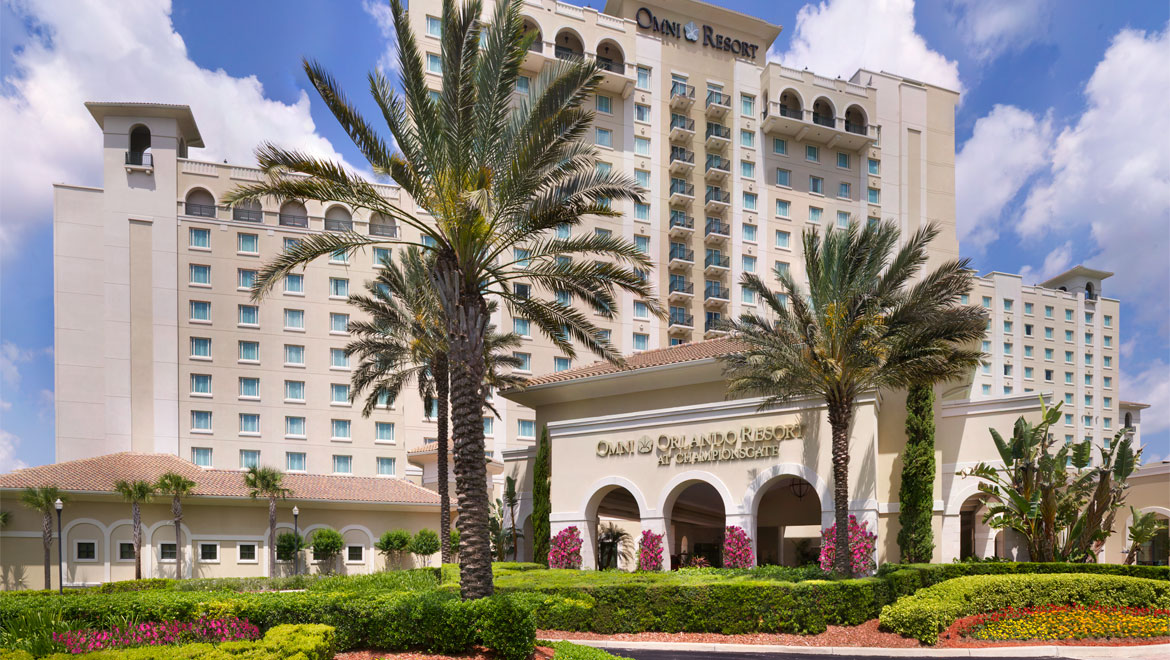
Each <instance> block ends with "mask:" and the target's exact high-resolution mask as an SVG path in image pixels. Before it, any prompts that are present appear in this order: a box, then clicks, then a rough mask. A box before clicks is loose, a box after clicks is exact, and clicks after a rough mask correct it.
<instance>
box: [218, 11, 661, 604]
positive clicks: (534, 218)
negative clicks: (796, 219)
mask: <svg viewBox="0 0 1170 660" xmlns="http://www.w3.org/2000/svg"><path fill="white" fill-rule="evenodd" d="M521 5H522V0H506V1H501V2H497V3H495V8H494V10H493V11H494V13H493V14H492V17H491V19H490V20H483V17H482V13H483V3H482V2H481V1H479V0H471V1H469V2H466V3H463V4H462V5H461V6H458V7H457V6H456V3H455V1H454V0H445V2H444V3H443V12H442V13H443V16H442V19H441V26H442V34H443V37H442V44H441V51H442V53H441V56H440V57H441V61H442V71H443V76H442V80H443V81H444V83H445V84H444V85H443V89H442V91H441V92H440V93H439V94H437V95H435V96H434V97H432V92H431V90H430V89H429V87H428V82H427V78H426V73H425V71H424V66H423V57H422V54H421V52H420V50H419V47H418V43H417V41H416V39H415V35H414V33H413V32H412V31H411V29H410V21H409V18H408V16H407V12H406V10H405V8H404V7H403V3H402V1H401V0H391V2H390V6H391V13H392V14H393V17H394V27H395V32H396V37H397V43H398V59H399V62H400V67H399V68H400V70H401V74H402V81H401V84H402V89H403V93H402V94H401V95H400V94H399V93H398V92H397V91H396V90H395V89H394V88H393V87H392V85H391V83H390V82H389V81H388V80H387V79H386V78H385V77H384V76H383V75H382V74H381V73H380V72H374V73H372V74H371V75H370V79H369V82H370V91H371V94H372V96H373V100H374V103H375V104H377V106H378V108H379V110H380V111H381V114H382V118H383V119H384V120H385V122H386V128H387V129H388V131H389V133H390V135H391V136H392V137H393V143H392V144H393V145H394V146H396V147H397V148H398V150H399V151H398V152H395V151H394V150H393V147H392V146H391V143H389V142H388V141H387V139H386V137H385V136H384V135H383V134H382V133H380V132H379V131H378V130H377V129H376V128H375V127H374V125H373V124H371V123H370V122H369V121H367V120H366V119H365V118H363V117H362V116H361V115H360V114H359V112H358V110H357V108H356V107H355V106H354V105H352V104H351V103H350V102H349V100H348V99H347V98H346V97H345V95H344V94H343V93H342V91H341V89H340V88H339V87H338V85H337V82H336V81H335V80H334V79H333V78H332V77H331V76H330V75H329V74H328V73H326V72H325V70H324V69H323V68H322V67H321V66H320V65H318V64H316V63H312V62H306V63H305V71H306V73H307V74H308V76H309V80H310V81H311V82H312V83H313V85H314V86H315V87H316V89H317V91H318V93H319V94H320V95H321V98H322V99H323V100H324V101H325V103H326V105H327V106H328V107H329V109H330V110H331V111H332V112H333V114H334V116H335V117H336V118H337V119H338V121H339V122H340V123H341V125H342V127H343V128H344V129H345V131H346V132H347V133H348V134H349V135H350V137H351V138H352V139H353V141H354V143H355V145H356V146H357V147H358V149H359V150H360V151H361V152H362V153H363V155H365V157H366V159H367V160H368V161H369V163H370V166H371V168H372V169H373V171H374V172H375V173H376V174H379V175H386V176H389V177H391V178H392V179H393V180H394V181H395V182H396V183H398V185H400V186H401V187H402V189H403V191H405V192H406V193H407V194H408V195H409V196H410V197H411V199H413V201H414V203H415V204H416V205H417V206H418V208H420V209H421V210H423V211H425V212H426V215H425V216H415V215H414V214H413V213H412V212H410V211H408V210H405V209H403V208H401V207H399V206H397V205H396V204H395V203H393V202H391V201H390V200H388V199H386V198H385V197H383V196H382V195H381V194H380V193H379V192H378V189H377V188H376V187H375V186H374V185H372V184H371V183H369V182H368V181H366V180H365V179H364V178H362V177H361V176H358V175H356V174H354V173H352V172H349V171H347V170H346V169H345V168H344V167H342V166H341V165H339V164H336V163H331V162H323V161H321V160H318V159H316V158H313V157H311V156H309V155H307V154H303V153H300V152H297V151H289V150H284V149H281V148H279V147H277V146H275V145H271V144H266V145H263V146H262V147H261V148H260V149H259V150H258V153H257V157H258V160H259V162H260V166H261V168H262V169H263V170H264V171H265V172H266V174H267V176H266V178H265V180H264V181H261V182H258V183H255V184H248V185H243V186H241V187H239V188H237V189H236V190H234V191H232V192H231V193H229V194H228V195H226V196H225V203H227V204H235V203H240V202H244V201H247V200H254V199H260V198H270V197H275V198H277V199H311V200H317V201H322V202H326V201H339V202H343V203H345V204H348V205H349V206H350V207H352V208H364V209H368V210H369V211H372V212H376V213H378V214H380V215H381V216H382V217H385V218H388V219H393V220H395V221H397V222H398V223H400V224H402V225H405V226H407V227H409V228H410V230H411V233H412V234H414V235H421V239H420V242H423V243H425V246H426V249H427V250H429V251H431V252H433V253H434V254H435V259H436V261H435V268H434V270H433V271H432V272H431V283H432V286H433V287H434V288H435V289H436V291H437V293H438V297H439V302H440V304H441V306H442V309H443V320H444V325H445V329H446V333H447V341H448V351H449V365H450V382H451V408H452V413H453V414H452V416H451V417H452V425H453V430H454V434H453V435H454V439H455V442H454V456H455V475H456V492H457V495H458V498H459V508H460V531H461V533H462V548H461V550H460V559H461V562H462V579H461V589H462V595H463V597H464V598H479V597H482V596H488V595H491V593H492V591H493V586H492V573H491V548H490V543H489V540H488V533H487V532H488V530H487V521H488V508H489V505H488V494H487V469H486V465H485V463H484V460H483V456H484V441H483V421H482V416H483V408H484V402H485V388H484V386H483V383H484V377H485V375H486V370H487V365H486V361H485V359H484V354H485V351H484V340H485V337H486V336H487V328H488V324H489V314H488V299H489V298H493V297H494V298H495V299H498V300H500V301H501V303H502V304H503V305H504V306H505V307H506V308H507V310H508V311H509V312H510V313H511V314H512V315H514V316H522V317H524V318H527V319H530V320H531V322H532V323H533V324H534V325H535V326H536V327H537V328H538V329H539V330H540V331H541V332H542V333H543V334H545V335H547V336H548V337H549V338H551V340H552V341H553V343H554V344H555V345H556V346H557V347H558V348H559V349H560V350H561V351H562V352H563V353H564V354H565V355H567V356H569V357H573V356H575V355H576V349H575V347H574V342H576V343H578V344H580V345H582V346H584V347H585V348H586V349H588V350H590V351H593V352H594V353H596V354H598V355H600V356H602V357H604V358H606V359H610V360H613V361H620V359H621V357H620V355H619V354H618V352H617V351H616V350H615V349H614V347H613V346H612V345H611V344H610V343H609V341H608V339H607V338H606V337H605V336H604V335H603V334H602V332H601V330H600V329H599V328H598V327H597V326H596V325H595V324H594V323H593V322H592V320H591V319H590V318H589V316H588V315H587V314H584V313H582V312H581V311H580V310H578V309H576V308H574V307H573V306H572V305H571V304H564V303H562V302H560V301H556V302H554V301H553V300H551V299H550V298H551V295H550V294H552V293H554V292H564V293H567V294H569V295H571V296H574V297H576V298H577V299H578V300H580V301H582V302H583V303H584V304H585V305H587V306H588V307H590V308H592V309H594V310H596V311H597V312H599V313H600V314H601V315H602V316H603V317H605V318H612V317H613V316H614V315H615V313H616V310H617V308H618V305H619V299H618V294H619V292H621V291H625V292H628V293H630V294H632V295H633V296H634V297H635V298H636V299H639V300H641V301H642V302H644V303H645V304H646V305H647V307H648V308H649V309H650V310H652V311H653V312H654V313H655V314H658V315H661V314H662V307H661V304H660V303H659V302H658V301H657V299H656V298H654V296H653V293H652V288H651V287H650V285H649V284H648V281H647V278H646V277H645V276H644V271H646V270H647V269H649V268H650V265H651V264H650V261H649V259H648V258H647V257H646V255H644V254H642V252H640V251H639V250H638V249H637V248H636V247H635V246H634V245H633V244H632V243H631V242H629V241H626V240H624V239H622V238H618V237H616V236H611V235H605V236H603V235H596V234H587V235H579V236H571V235H570V236H569V237H568V238H557V237H556V234H555V233H554V232H556V230H557V228H558V227H563V228H565V229H567V230H570V231H571V229H572V227H574V226H576V225H579V224H580V223H581V221H582V218H583V217H584V216H616V215H620V214H619V212H618V211H617V210H615V207H614V206H613V204H612V202H613V201H614V200H617V201H625V200H634V199H640V195H641V190H640V189H639V188H638V186H637V183H636V182H635V181H634V179H633V178H632V177H630V176H628V175H625V174H621V173H618V172H617V171H612V170H611V171H606V170H602V169H599V168H598V167H597V166H596V163H597V150H596V147H595V146H594V145H592V144H586V143H584V142H582V140H583V139H585V138H586V136H587V135H588V132H589V128H590V126H591V125H592V123H593V112H592V111H591V110H589V109H587V108H585V107H584V103H585V101H586V100H587V99H589V98H590V97H591V96H592V95H593V92H594V91H595V90H596V89H597V86H598V85H599V84H600V82H601V79H602V74H601V70H600V68H599V67H598V65H597V63H596V62H595V61H593V60H585V59H572V60H556V61H554V62H550V63H548V64H546V65H545V69H544V71H543V73H542V74H541V76H540V78H539V80H538V81H537V83H536V84H535V85H534V86H533V88H532V90H531V92H530V95H529V97H528V98H527V99H520V100H518V99H517V97H516V96H515V89H516V81H517V79H518V77H519V75H520V67H521V64H522V63H523V61H524V58H525V57H526V56H527V54H528V51H527V48H528V46H529V45H530V44H531V43H532V40H533V39H534V38H535V36H534V35H530V34H526V33H525V31H524V29H523V20H522V18H521V15H520V7H521ZM292 173H296V174H300V175H303V176H288V175H289V174H292ZM402 242H409V241H407V239H406V238H405V237H404V238H397V237H394V238H387V237H376V236H364V235H360V234H357V233H354V232H352V231H349V232H337V233H332V232H331V233H323V234H317V235H314V236H311V237H309V238H308V239H307V240H304V241H302V242H300V243H298V244H297V245H295V246H292V247H290V248H289V249H287V250H286V251H285V252H284V253H283V254H281V255H280V256H278V257H277V258H276V259H274V260H272V261H271V262H269V263H266V264H265V265H264V267H263V268H262V269H261V271H260V274H259V276H258V277H257V278H256V283H255V286H254V288H253V296H254V297H255V298H257V299H259V298H261V297H263V296H264V294H266V293H267V292H268V291H270V290H271V289H272V287H273V286H274V285H275V284H276V282H278V281H279V280H281V279H282V278H283V277H284V275H285V274H286V273H289V272H290V271H292V270H294V269H296V268H299V267H301V266H303V265H304V264H306V263H308V262H310V261H313V260H314V259H316V258H318V257H321V256H324V255H326V254H331V253H334V252H337V251H344V252H353V251H355V250H358V249H360V248H362V247H363V246H367V245H372V244H378V243H382V244H385V243H402ZM518 284H523V285H524V286H515V285H518Z"/></svg>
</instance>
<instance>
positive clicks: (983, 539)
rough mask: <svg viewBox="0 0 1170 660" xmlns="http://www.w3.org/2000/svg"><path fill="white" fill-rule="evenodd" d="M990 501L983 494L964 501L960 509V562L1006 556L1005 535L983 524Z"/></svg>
mask: <svg viewBox="0 0 1170 660" xmlns="http://www.w3.org/2000/svg"><path fill="white" fill-rule="evenodd" d="M989 499H990V498H989V497H988V496H987V495H984V494H982V493H980V494H978V495H972V496H970V497H968V498H967V499H965V500H963V504H962V506H961V507H959V559H960V560H963V559H969V558H976V559H987V558H989V557H1003V556H1005V553H1006V549H1005V548H1004V547H1003V534H1000V533H999V531H1000V530H997V529H995V528H993V527H991V526H990V525H988V524H987V523H985V522H983V517H984V515H985V514H986V513H987V502H988V500H989Z"/></svg>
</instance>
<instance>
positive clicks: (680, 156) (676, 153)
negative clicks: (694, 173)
mask: <svg viewBox="0 0 1170 660" xmlns="http://www.w3.org/2000/svg"><path fill="white" fill-rule="evenodd" d="M670 162H672V163H687V164H690V165H693V164H694V162H695V152H693V151H691V150H690V149H683V148H682V147H671V148H670Z"/></svg>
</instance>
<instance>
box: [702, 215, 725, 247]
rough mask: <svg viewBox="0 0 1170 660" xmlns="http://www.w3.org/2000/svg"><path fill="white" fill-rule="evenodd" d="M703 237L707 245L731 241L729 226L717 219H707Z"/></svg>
mask: <svg viewBox="0 0 1170 660" xmlns="http://www.w3.org/2000/svg"><path fill="white" fill-rule="evenodd" d="M705 235H706V237H707V242H709V243H726V242H727V241H728V240H730V239H731V225H729V224H727V223H726V222H722V221H720V220H719V219H718V218H708V219H707V227H706V232H705Z"/></svg>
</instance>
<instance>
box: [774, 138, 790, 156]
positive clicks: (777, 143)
mask: <svg viewBox="0 0 1170 660" xmlns="http://www.w3.org/2000/svg"><path fill="white" fill-rule="evenodd" d="M772 153H774V154H776V155H778V156H787V155H788V140H785V139H783V138H772Z"/></svg>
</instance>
